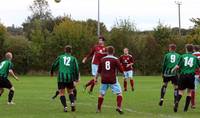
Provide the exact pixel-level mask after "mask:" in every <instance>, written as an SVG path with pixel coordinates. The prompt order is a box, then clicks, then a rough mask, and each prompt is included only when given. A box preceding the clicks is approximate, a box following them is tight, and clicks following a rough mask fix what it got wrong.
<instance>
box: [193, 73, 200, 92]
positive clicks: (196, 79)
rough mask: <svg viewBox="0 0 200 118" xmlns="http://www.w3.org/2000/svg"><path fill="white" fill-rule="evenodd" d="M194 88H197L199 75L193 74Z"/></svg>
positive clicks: (199, 82) (199, 80) (199, 81)
mask: <svg viewBox="0 0 200 118" xmlns="http://www.w3.org/2000/svg"><path fill="white" fill-rule="evenodd" d="M194 84H195V90H196V89H197V88H198V86H199V84H200V79H199V75H195V81H194Z"/></svg>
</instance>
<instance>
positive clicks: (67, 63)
mask: <svg viewBox="0 0 200 118" xmlns="http://www.w3.org/2000/svg"><path fill="white" fill-rule="evenodd" d="M64 51H65V53H64V54H62V55H60V56H58V58H57V59H56V61H55V62H54V63H53V65H52V69H51V75H52V76H53V72H54V71H55V69H56V68H57V67H58V70H59V74H58V89H59V95H60V101H61V103H62V105H63V107H64V112H67V103H66V98H65V89H67V92H68V95H69V99H70V102H71V111H72V112H74V111H75V110H76V109H75V102H74V93H73V90H74V82H78V80H79V67H78V62H77V59H76V58H75V57H74V56H72V55H71V52H72V47H71V46H70V45H67V46H65V48H64Z"/></svg>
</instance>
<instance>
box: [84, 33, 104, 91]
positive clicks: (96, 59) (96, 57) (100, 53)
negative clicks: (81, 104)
mask: <svg viewBox="0 0 200 118" xmlns="http://www.w3.org/2000/svg"><path fill="white" fill-rule="evenodd" d="M104 41H105V38H104V37H102V36H100V37H99V42H98V44H97V45H95V46H94V47H93V48H92V49H91V51H90V53H89V54H88V55H87V56H86V57H84V59H83V60H82V63H85V62H86V61H87V59H88V58H90V57H92V76H93V78H92V79H91V80H90V81H88V82H87V84H86V85H84V89H87V87H89V86H90V90H89V93H90V94H91V93H92V91H93V88H94V86H95V83H96V82H95V81H94V80H95V76H96V75H97V69H98V65H99V63H100V60H101V58H102V57H104V56H106V55H107V53H106V48H105V46H104Z"/></svg>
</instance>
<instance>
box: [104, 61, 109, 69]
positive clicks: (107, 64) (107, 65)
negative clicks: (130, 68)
mask: <svg viewBox="0 0 200 118" xmlns="http://www.w3.org/2000/svg"><path fill="white" fill-rule="evenodd" d="M105 68H106V70H110V61H106V63H105Z"/></svg>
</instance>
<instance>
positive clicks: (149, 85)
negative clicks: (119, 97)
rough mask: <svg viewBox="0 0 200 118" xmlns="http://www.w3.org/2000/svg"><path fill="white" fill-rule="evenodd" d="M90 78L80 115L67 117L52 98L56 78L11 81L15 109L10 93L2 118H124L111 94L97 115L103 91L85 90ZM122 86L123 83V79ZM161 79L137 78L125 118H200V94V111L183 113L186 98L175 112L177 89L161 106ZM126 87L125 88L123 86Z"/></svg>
mask: <svg viewBox="0 0 200 118" xmlns="http://www.w3.org/2000/svg"><path fill="white" fill-rule="evenodd" d="M89 79H90V77H86V76H84V77H82V78H81V82H80V83H79V85H78V87H77V88H78V101H77V111H76V112H74V113H72V112H70V109H69V112H67V113H64V112H63V108H62V106H61V104H60V101H59V98H57V99H55V100H52V99H51V97H52V96H53V95H54V92H55V90H56V88H57V85H56V77H54V78H51V77H45V76H43V77H42V76H38V77H37V76H21V77H20V81H15V80H14V79H11V80H12V82H13V84H14V86H15V90H16V92H15V98H14V99H15V103H16V104H15V105H7V94H8V92H7V91H6V92H5V93H4V94H3V96H2V97H1V98H0V118H64V117H65V118H118V117H119V118H121V117H122V116H121V115H119V114H118V113H117V112H116V111H115V106H116V96H115V95H113V94H112V93H111V91H110V90H109V91H108V93H107V95H106V97H105V100H104V104H103V108H102V112H101V113H98V114H97V113H96V103H97V96H98V91H99V84H98V87H96V88H95V91H94V93H93V95H92V96H91V95H89V94H87V93H86V92H85V93H84V92H83V91H82V90H83V89H82V88H83V84H84V83H86V81H87V80H89ZM119 79H120V83H122V79H121V78H119ZM161 81H162V80H161V77H159V76H136V77H135V83H136V85H135V91H134V92H132V91H130V90H129V91H128V92H126V93H125V92H124V93H123V96H124V99H123V109H124V112H125V114H123V118H189V117H190V118H199V114H200V100H199V99H200V94H199V93H200V92H199V93H198V94H197V108H196V109H195V110H191V109H189V111H188V112H187V113H184V112H183V105H184V103H185V97H183V99H182V100H181V103H180V106H179V110H178V113H174V112H173V89H172V86H171V85H170V86H169V87H168V89H167V94H166V97H165V102H164V106H163V107H162V108H161V107H160V106H158V101H159V96H160V87H161ZM121 85H122V84H121ZM198 103H199V104H198Z"/></svg>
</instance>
